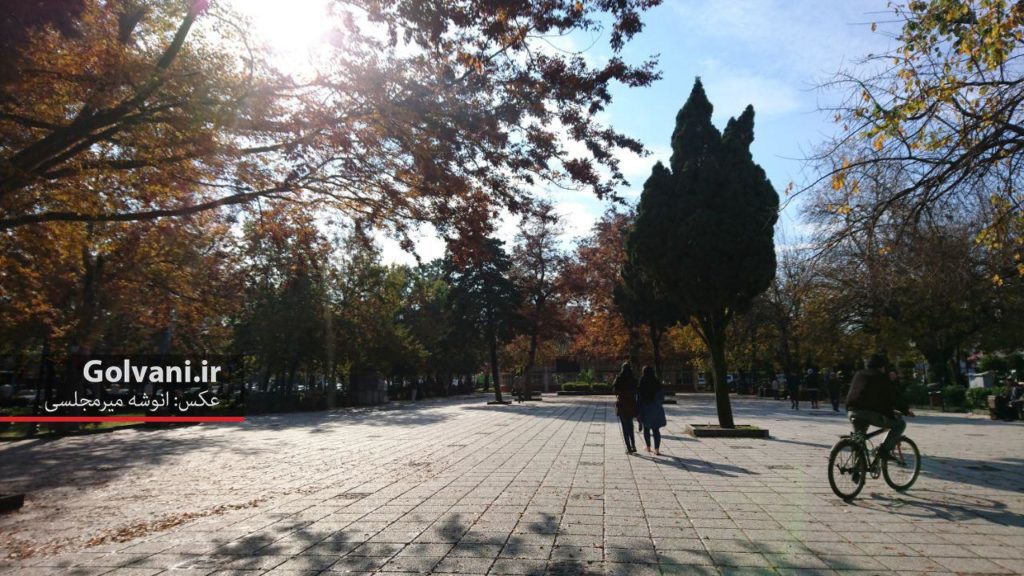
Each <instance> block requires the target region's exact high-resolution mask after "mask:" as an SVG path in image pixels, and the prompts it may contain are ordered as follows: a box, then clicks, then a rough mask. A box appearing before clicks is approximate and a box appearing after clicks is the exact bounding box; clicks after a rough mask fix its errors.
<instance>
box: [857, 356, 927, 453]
mask: <svg viewBox="0 0 1024 576" xmlns="http://www.w3.org/2000/svg"><path fill="white" fill-rule="evenodd" d="M888 363H889V362H888V361H887V360H886V358H885V356H884V355H882V354H874V355H872V356H871V358H869V359H868V362H867V367H866V368H865V369H864V370H860V371H858V372H857V373H856V374H854V376H853V381H852V382H851V383H850V393H849V394H848V395H847V397H846V409H847V410H849V413H850V414H849V416H850V420H851V421H852V422H853V425H854V428H856V429H857V430H858V431H859V432H866V431H867V429H868V426H877V427H878V428H886V429H888V430H889V433H888V434H886V436H885V441H884V442H882V445H881V446H880V447H879V449H878V456H879V458H885V459H891V457H890V452H891V451H892V449H893V447H895V446H896V443H897V442H898V441H899V439H900V437H902V436H903V431H904V430H906V428H907V423H906V422H905V421H904V420H903V418H902V417H901V416H900V415H899V414H898V413H897V411H899V412H902V413H903V414H906V415H907V416H913V415H914V413H913V412H911V411H910V410H909V408H908V405H907V401H906V400H905V399H904V398H903V395H902V394H901V393H900V389H899V387H898V386H897V385H896V383H895V382H893V381H892V380H891V379H890V378H889V376H888V374H887V372H886V367H887V365H888Z"/></svg>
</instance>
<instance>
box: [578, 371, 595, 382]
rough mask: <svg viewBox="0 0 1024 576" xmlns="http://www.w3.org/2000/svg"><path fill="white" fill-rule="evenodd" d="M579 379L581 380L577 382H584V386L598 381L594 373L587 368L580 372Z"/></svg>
mask: <svg viewBox="0 0 1024 576" xmlns="http://www.w3.org/2000/svg"><path fill="white" fill-rule="evenodd" d="M578 378H579V379H578V380H577V382H582V383H584V384H593V383H594V380H596V377H595V376H594V371H593V370H591V369H590V368H587V369H586V370H583V371H582V372H580V373H579V376H578Z"/></svg>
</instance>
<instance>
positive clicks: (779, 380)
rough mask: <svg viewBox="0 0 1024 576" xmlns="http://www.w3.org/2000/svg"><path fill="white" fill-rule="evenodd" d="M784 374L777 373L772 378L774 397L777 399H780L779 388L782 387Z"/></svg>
mask: <svg viewBox="0 0 1024 576" xmlns="http://www.w3.org/2000/svg"><path fill="white" fill-rule="evenodd" d="M782 379H783V378H782V374H776V375H775V377H774V378H772V397H773V398H775V399H776V400H778V399H779V389H780V388H782Z"/></svg>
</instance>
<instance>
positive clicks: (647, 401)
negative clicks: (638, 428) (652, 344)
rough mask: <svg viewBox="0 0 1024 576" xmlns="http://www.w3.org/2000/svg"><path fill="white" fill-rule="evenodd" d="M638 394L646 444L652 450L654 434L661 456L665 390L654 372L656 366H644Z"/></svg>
mask: <svg viewBox="0 0 1024 576" xmlns="http://www.w3.org/2000/svg"><path fill="white" fill-rule="evenodd" d="M636 396H637V404H638V407H639V410H638V414H639V416H640V421H641V422H643V424H644V444H646V445H647V451H648V452H650V451H651V436H652V435H653V436H654V453H655V454H657V455H658V456H661V429H662V428H663V427H664V426H665V407H664V405H663V404H664V402H665V391H664V390H662V388H661V381H660V380H658V377H657V376H655V374H654V368H651V367H650V366H644V369H643V371H642V373H641V375H640V385H639V387H638V388H637V395H636Z"/></svg>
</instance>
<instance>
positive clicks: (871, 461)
mask: <svg viewBox="0 0 1024 576" xmlns="http://www.w3.org/2000/svg"><path fill="white" fill-rule="evenodd" d="M888 431H889V429H888V428H879V429H878V430H875V431H874V432H860V431H858V430H854V431H853V433H851V434H849V436H848V437H849V438H851V439H853V441H854V442H857V443H858V444H860V445H861V447H862V448H863V450H864V455H865V456H866V457H867V460H868V461H867V465H868V470H870V471H871V473H872V477H875V478H877V475H876V470H878V465H879V460H878V451H877V450H875V445H874V444H873V443H872V442H871V439H872V438H874V437H875V436H878V435H879V434H882V433H884V432H888ZM895 452H896V454H894V456H896V458H898V459H899V460H900V461H903V449H902V448H901V447H900V444H899V442H897V443H896V448H895Z"/></svg>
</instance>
